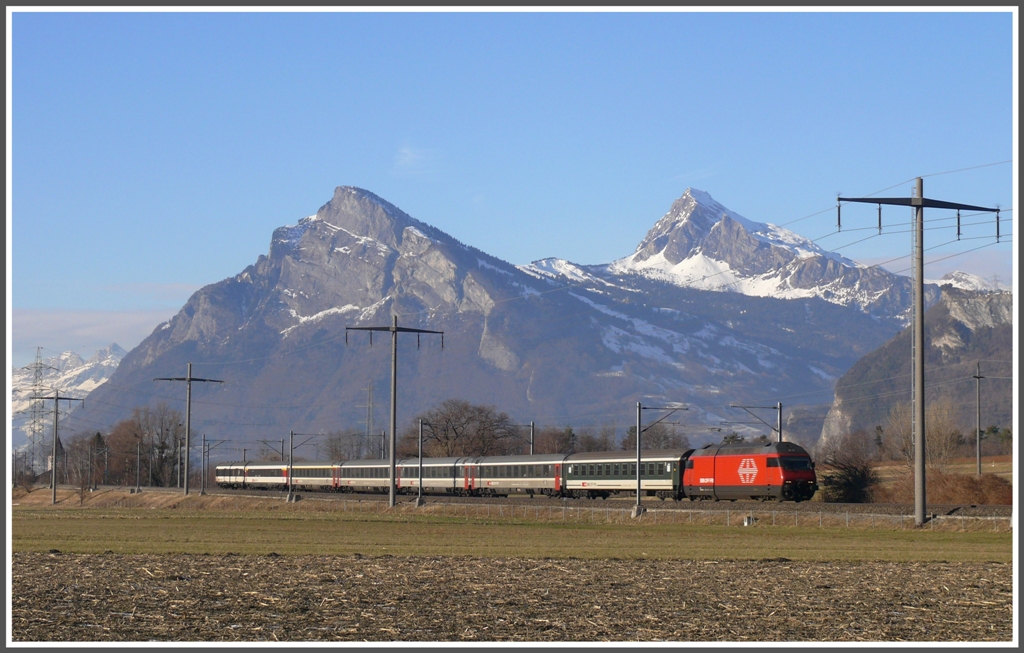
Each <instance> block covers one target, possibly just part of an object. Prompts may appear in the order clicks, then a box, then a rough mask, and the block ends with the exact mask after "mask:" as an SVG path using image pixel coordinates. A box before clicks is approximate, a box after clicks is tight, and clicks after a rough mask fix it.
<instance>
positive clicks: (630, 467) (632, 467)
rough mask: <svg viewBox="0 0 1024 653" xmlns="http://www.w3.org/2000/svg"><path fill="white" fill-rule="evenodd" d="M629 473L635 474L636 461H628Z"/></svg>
mask: <svg viewBox="0 0 1024 653" xmlns="http://www.w3.org/2000/svg"><path fill="white" fill-rule="evenodd" d="M629 475H630V476H636V463H629Z"/></svg>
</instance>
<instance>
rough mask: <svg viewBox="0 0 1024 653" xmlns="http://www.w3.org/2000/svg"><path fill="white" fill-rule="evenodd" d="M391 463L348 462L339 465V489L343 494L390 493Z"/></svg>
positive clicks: (377, 461)
mask: <svg viewBox="0 0 1024 653" xmlns="http://www.w3.org/2000/svg"><path fill="white" fill-rule="evenodd" d="M390 476H391V467H390V463H389V461H387V460H377V459H374V460H346V461H345V462H342V463H338V489H339V491H341V492H383V493H385V494H386V493H388V487H389V486H388V483H389V477H390Z"/></svg>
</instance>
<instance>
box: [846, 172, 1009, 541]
mask: <svg viewBox="0 0 1024 653" xmlns="http://www.w3.org/2000/svg"><path fill="white" fill-rule="evenodd" d="M842 202H862V203H865V204H877V205H878V206H879V215H881V206H882V205H883V204H886V205H895V206H911V207H913V208H914V228H913V229H912V230H911V231H912V233H913V235H914V238H913V248H912V249H913V258H914V263H913V270H914V280H913V284H914V309H913V315H914V319H913V328H914V337H913V361H914V373H913V376H912V378H913V385H912V396H913V404H914V407H913V410H912V416H913V417H912V419H913V425H914V426H913V433H914V523H915V524H916V525H917V526H922V525H924V522H925V521H926V518H925V509H926V507H927V497H926V485H925V451H926V450H925V441H924V438H925V428H924V389H925V388H924V357H925V349H924V209H925V207H928V208H935V209H951V210H955V211H980V212H982V213H995V214H996V241H997V242H998V240H999V226H998V225H999V209H998V208H996V209H991V208H987V207H983V206H973V205H971V204H959V203H957V202H944V201H941V200H933V199H925V196H924V180H923V179H922V178H921V177H918V178H917V182H916V184H915V187H914V196H913V197H875V198H871V197H856V198H851V197H837V198H836V222H837V226H838V227H839V228H840V229H841V228H842V213H841V210H842V209H841V206H842ZM879 232H881V222H879Z"/></svg>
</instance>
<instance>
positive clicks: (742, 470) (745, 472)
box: [737, 458, 757, 483]
mask: <svg viewBox="0 0 1024 653" xmlns="http://www.w3.org/2000/svg"><path fill="white" fill-rule="evenodd" d="M737 471H738V472H739V475H740V482H741V483H753V482H754V477H756V476H757V464H756V463H755V462H754V459H753V458H744V459H743V460H742V461H741V462H740V467H739V469H738V470H737Z"/></svg>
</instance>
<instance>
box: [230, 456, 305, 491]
mask: <svg viewBox="0 0 1024 653" xmlns="http://www.w3.org/2000/svg"><path fill="white" fill-rule="evenodd" d="M214 481H215V482H216V483H217V485H219V486H220V487H229V488H252V489H257V490H284V489H287V487H288V463H283V462H280V461H273V462H242V463H239V462H234V463H225V464H223V465H217V468H216V469H215V470H214Z"/></svg>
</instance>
